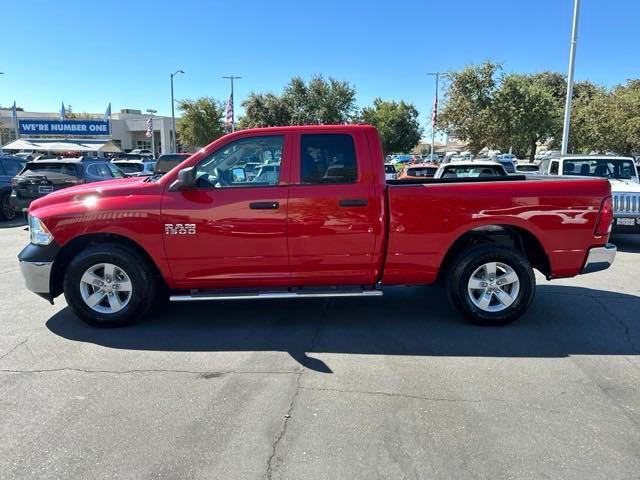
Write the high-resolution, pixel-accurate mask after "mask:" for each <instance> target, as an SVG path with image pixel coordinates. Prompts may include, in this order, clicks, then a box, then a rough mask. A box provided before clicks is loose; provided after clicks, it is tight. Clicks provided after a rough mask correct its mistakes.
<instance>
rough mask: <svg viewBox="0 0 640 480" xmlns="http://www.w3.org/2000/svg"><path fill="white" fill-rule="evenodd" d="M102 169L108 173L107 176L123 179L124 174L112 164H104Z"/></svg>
mask: <svg viewBox="0 0 640 480" xmlns="http://www.w3.org/2000/svg"><path fill="white" fill-rule="evenodd" d="M104 168H106V169H107V170H108V171H109V172H110V175H109V176H111V177H114V178H124V174H123V173H122V170H120V169H119V168H118V167H116V166H115V165H113V164H112V163H105V164H104Z"/></svg>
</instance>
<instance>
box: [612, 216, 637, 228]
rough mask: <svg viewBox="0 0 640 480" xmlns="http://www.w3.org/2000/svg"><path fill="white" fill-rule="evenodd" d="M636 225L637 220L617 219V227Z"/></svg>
mask: <svg viewBox="0 0 640 480" xmlns="http://www.w3.org/2000/svg"><path fill="white" fill-rule="evenodd" d="M635 224H636V219H635V218H617V219H616V225H626V226H629V227H633V226H634V225H635Z"/></svg>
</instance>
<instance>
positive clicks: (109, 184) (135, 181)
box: [29, 177, 157, 213]
mask: <svg viewBox="0 0 640 480" xmlns="http://www.w3.org/2000/svg"><path fill="white" fill-rule="evenodd" d="M145 178H146V177H131V178H121V179H116V180H106V181H104V182H93V183H87V184H83V185H77V186H75V187H69V188H64V189H62V190H58V191H56V192H53V193H50V194H48V195H46V196H44V197H42V198H39V199H37V200H35V201H34V202H32V203H31V206H30V208H29V213H31V212H32V211H34V210H36V209H41V208H46V207H50V206H53V205H59V204H62V203H67V202H78V201H82V200H84V199H86V198H88V197H96V198H106V197H116V196H123V195H125V196H128V195H134V194H136V193H138V192H139V191H142V190H144V189H145V187H146V186H147V185H154V186H157V184H156V183H155V182H154V183H152V184H149V183H145V182H144V180H145Z"/></svg>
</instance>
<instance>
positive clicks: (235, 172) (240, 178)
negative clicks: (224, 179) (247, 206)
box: [231, 167, 247, 183]
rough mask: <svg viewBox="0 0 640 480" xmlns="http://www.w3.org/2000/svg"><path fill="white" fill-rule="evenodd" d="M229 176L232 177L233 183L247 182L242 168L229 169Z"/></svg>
mask: <svg viewBox="0 0 640 480" xmlns="http://www.w3.org/2000/svg"><path fill="white" fill-rule="evenodd" d="M231 175H232V177H233V183H244V182H246V181H247V174H246V173H245V171H244V168H242V167H235V168H233V169H231Z"/></svg>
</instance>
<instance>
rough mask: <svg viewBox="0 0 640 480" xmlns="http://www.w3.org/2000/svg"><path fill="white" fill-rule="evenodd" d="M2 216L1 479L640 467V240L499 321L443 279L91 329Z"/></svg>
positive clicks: (573, 473)
mask: <svg viewBox="0 0 640 480" xmlns="http://www.w3.org/2000/svg"><path fill="white" fill-rule="evenodd" d="M26 242H27V232H26V231H25V226H24V224H22V223H21V222H17V221H16V222H13V223H9V224H7V223H3V224H0V273H1V276H0V278H1V282H0V298H2V301H1V302H0V392H1V395H0V404H1V405H2V408H1V412H2V415H0V438H2V442H1V443H0V478H3V479H4V478H7V479H9V478H48V479H50V478H87V479H88V478H91V479H100V478H120V479H129V478H132V479H133V478H135V479H144V478H149V479H151V478H153V479H157V478H172V479H173V478H176V479H187V478H189V479H190V478H207V479H211V478H213V479H245V478H246V479H261V478H267V479H271V478H273V479H276V478H288V479H327V478H345V479H360V478H361V479H373V478H394V479H400V478H407V479H414V478H415V479H423V478H431V479H438V478H456V479H466V478H487V479H498V478H520V479H525V478H532V479H533V478H563V479H572V478H575V479H585V478H589V479H600V478H602V479H627V478H628V479H632V478H634V479H635V478H638V471H640V455H639V452H640V388H638V385H639V384H640V359H639V355H640V314H639V313H638V312H639V311H640V238H634V237H630V236H627V237H619V238H614V239H613V242H614V243H616V244H617V245H618V247H619V254H618V257H617V259H616V263H615V264H614V265H613V267H612V268H611V269H609V270H607V271H604V272H601V273H597V274H592V275H587V276H583V277H578V278H574V279H570V280H567V281H557V282H547V281H545V280H544V279H542V278H541V277H539V279H538V280H539V282H538V284H539V287H538V293H537V297H536V300H535V302H534V305H533V308H532V309H531V310H530V312H529V313H528V314H527V315H526V316H525V317H524V318H523V319H521V320H519V321H518V322H516V323H514V324H513V325H510V326H507V327H503V328H481V327H474V326H470V325H468V324H466V323H465V322H464V321H462V320H461V319H460V318H459V317H458V316H457V315H456V314H455V313H454V312H453V311H452V310H451V309H450V307H449V305H448V304H447V303H446V301H445V299H444V295H443V291H442V290H440V289H439V288H436V287H433V288H432V287H429V288H427V287H413V288H389V289H387V290H386V291H385V296H384V297H382V298H379V299H364V298H363V299H339V300H338V299H330V300H297V301H294V302H286V301H268V302H266V301H263V302H255V301H254V302H251V301H245V302H237V303H234V302H225V303H202V304H197V305H196V304H174V305H171V306H169V307H168V309H166V311H164V312H162V313H160V314H156V315H155V316H152V317H151V318H148V319H146V320H145V321H144V322H142V323H139V324H136V325H135V326H133V327H129V328H124V329H115V330H100V329H95V328H91V327H89V326H86V325H85V324H83V323H81V322H80V321H79V320H78V319H76V318H75V317H74V315H73V314H72V313H70V311H69V310H68V309H67V308H66V307H65V303H64V299H63V298H59V299H58V300H57V301H56V305H55V306H51V305H49V304H48V303H47V302H45V301H44V300H41V299H39V298H38V297H36V296H35V295H33V294H32V293H30V292H28V291H27V290H26V289H25V288H24V286H23V281H22V278H21V275H20V272H19V268H18V264H17V260H16V255H17V253H18V252H19V251H20V249H21V248H22V247H23V246H24V244H25V243H26Z"/></svg>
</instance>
